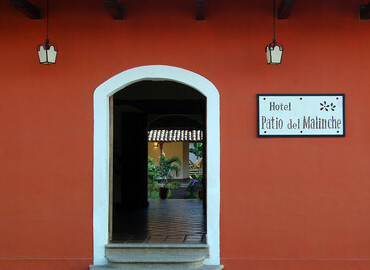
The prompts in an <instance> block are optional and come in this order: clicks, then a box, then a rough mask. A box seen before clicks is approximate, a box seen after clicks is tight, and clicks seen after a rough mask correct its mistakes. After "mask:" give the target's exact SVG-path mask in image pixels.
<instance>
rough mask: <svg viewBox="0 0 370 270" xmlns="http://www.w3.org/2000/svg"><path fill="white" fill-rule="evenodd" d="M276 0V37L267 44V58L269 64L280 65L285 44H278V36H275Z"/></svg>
mask: <svg viewBox="0 0 370 270" xmlns="http://www.w3.org/2000/svg"><path fill="white" fill-rule="evenodd" d="M275 13H276V11H275V0H274V39H273V40H272V43H270V44H269V45H267V46H266V48H265V51H266V58H267V64H269V65H279V64H281V58H282V56H283V50H284V48H283V46H281V45H279V44H277V42H276V38H275V21H276V19H275V17H276V16H275Z"/></svg>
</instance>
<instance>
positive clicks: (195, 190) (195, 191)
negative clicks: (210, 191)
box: [186, 174, 203, 200]
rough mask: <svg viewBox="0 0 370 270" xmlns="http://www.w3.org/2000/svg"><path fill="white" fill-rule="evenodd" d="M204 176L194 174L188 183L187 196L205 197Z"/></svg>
mask: <svg viewBox="0 0 370 270" xmlns="http://www.w3.org/2000/svg"><path fill="white" fill-rule="evenodd" d="M202 180H203V176H202V175H197V174H195V175H192V176H191V180H190V182H189V184H188V187H187V188H186V190H187V191H188V192H187V194H186V197H187V198H189V199H191V198H197V196H198V198H199V199H201V200H202V199H203V182H202Z"/></svg>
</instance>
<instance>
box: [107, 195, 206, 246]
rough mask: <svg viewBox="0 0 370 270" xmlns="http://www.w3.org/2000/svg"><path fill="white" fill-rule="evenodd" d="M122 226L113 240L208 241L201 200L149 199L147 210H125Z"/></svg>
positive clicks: (190, 242)
mask: <svg viewBox="0 0 370 270" xmlns="http://www.w3.org/2000/svg"><path fill="white" fill-rule="evenodd" d="M119 227H120V228H119V231H120V232H119V233H117V232H116V233H115V234H114V235H113V239H114V241H113V242H119V243H189V244H196V243H205V241H206V239H205V236H206V221H205V215H204V211H203V201H201V200H198V199H172V200H171V199H167V200H150V202H149V207H148V208H146V209H139V210H131V211H125V213H124V214H123V215H122V220H121V221H120V225H119ZM116 231H118V230H116Z"/></svg>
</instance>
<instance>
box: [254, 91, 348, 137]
mask: <svg viewBox="0 0 370 270" xmlns="http://www.w3.org/2000/svg"><path fill="white" fill-rule="evenodd" d="M257 110H258V112H257V114H258V121H257V122H258V136H259V137H271V136H296V137H303V136H345V126H344V94H328V95H311V94H306V95H290V94H285V95H284V94H282V95H277V94H271V95H269V94H260V95H257Z"/></svg>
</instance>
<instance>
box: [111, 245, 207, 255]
mask: <svg viewBox="0 0 370 270" xmlns="http://www.w3.org/2000/svg"><path fill="white" fill-rule="evenodd" d="M208 254H209V251H208V245H207V244H118V243H116V244H107V245H106V246H105V256H106V257H107V258H108V257H112V256H113V257H116V256H122V257H131V256H163V255H165V256H167V257H169V256H200V255H201V256H206V257H208V256H209V255H208Z"/></svg>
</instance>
